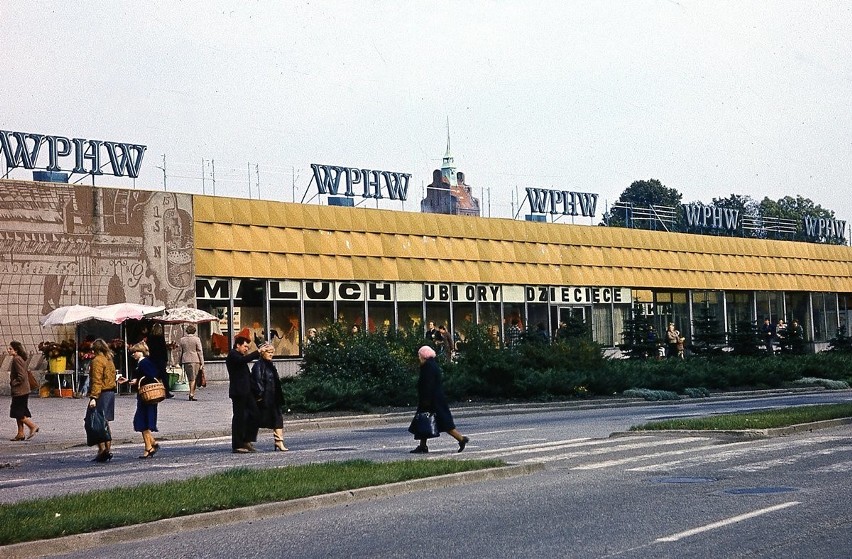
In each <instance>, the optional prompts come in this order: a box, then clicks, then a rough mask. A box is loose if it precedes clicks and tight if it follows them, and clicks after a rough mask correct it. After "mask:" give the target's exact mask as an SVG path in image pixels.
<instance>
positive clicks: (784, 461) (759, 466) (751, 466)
mask: <svg viewBox="0 0 852 559" xmlns="http://www.w3.org/2000/svg"><path fill="white" fill-rule="evenodd" d="M850 449H852V447H849V446H840V447H835V448H824V449H821V450H817V451H815V452H802V453H799V454H793V455H790V456H785V457H783V458H776V459H774V460H764V461H761V462H750V463H747V464H740V465H739V466H731V467H730V468H725V469H724V470H722V471H725V472H762V471H764V470H769V469H772V468H777V467H778V466H787V465H789V464H795V463H796V462H799V461H801V460H807V459H808V458H812V457H814V456H830V455H832V454H835V453H837V452H848V451H849V450H850Z"/></svg>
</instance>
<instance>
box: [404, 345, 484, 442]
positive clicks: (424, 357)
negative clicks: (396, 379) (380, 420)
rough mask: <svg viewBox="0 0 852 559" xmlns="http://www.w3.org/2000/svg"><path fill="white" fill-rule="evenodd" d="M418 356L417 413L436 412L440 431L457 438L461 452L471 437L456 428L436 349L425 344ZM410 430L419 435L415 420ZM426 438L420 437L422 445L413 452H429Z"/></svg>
mask: <svg viewBox="0 0 852 559" xmlns="http://www.w3.org/2000/svg"><path fill="white" fill-rule="evenodd" d="M417 356H418V358H419V359H420V378H418V379H417V413H421V412H431V413H434V414H435V419H436V422H437V424H438V431H439V432H440V431H444V432H445V433H447V434H449V435H450V436H451V437H453V438H454V439H455V440H457V441H458V443H459V450H458V452H461V451H462V450H464V447H465V446H466V445H467V443H468V442H470V439H468V438H467V437H465V436H464V435H462V434H461V433H459V432H458V430H456V424H455V423H454V422H453V414H452V413H450V407H449V406H448V405H447V399H446V398H445V397H444V390H443V388H441V369H440V367H438V363H437V362H436V361H435V350H434V349H432V348H431V347H429V346H426V345H425V346H423V347H421V348H420V349H419V350H418V351H417ZM408 431H409V432H410V433H413V434H414V435H415V437H417V432H416V430H415V426H414V422H413V421H412V422H411V426H410V427H409V428H408ZM426 440H427V439H425V438H420V445H418V447H417V448H415V449H414V450H412V451H411V453H412V454H425V453H427V452H429V448H428V447H427V446H426Z"/></svg>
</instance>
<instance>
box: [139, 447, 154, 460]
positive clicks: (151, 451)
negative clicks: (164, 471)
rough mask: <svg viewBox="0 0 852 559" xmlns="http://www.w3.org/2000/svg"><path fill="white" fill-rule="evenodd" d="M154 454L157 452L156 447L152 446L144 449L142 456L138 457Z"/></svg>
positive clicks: (147, 456)
mask: <svg viewBox="0 0 852 559" xmlns="http://www.w3.org/2000/svg"><path fill="white" fill-rule="evenodd" d="M155 454H157V449H156V448H154V447H151V448H146V449H145V453H144V454H142V456H140V457H139V458H151V457H153V456H154V455H155Z"/></svg>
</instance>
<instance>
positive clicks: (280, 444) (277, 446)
mask: <svg viewBox="0 0 852 559" xmlns="http://www.w3.org/2000/svg"><path fill="white" fill-rule="evenodd" d="M272 448H274V449H275V450H277V451H281V452H287V451H288V450H290V449H289V448H287V447H286V446H284V441H275V446H274V447H272Z"/></svg>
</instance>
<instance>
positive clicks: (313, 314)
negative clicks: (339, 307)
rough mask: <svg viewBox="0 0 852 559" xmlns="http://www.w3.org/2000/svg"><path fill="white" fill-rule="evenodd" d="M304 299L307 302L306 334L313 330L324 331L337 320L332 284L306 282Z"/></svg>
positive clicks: (303, 290)
mask: <svg viewBox="0 0 852 559" xmlns="http://www.w3.org/2000/svg"><path fill="white" fill-rule="evenodd" d="M302 298H303V300H304V302H305V303H304V305H305V332H307V331H308V330H310V329H311V328H316V329H317V330H323V329H325V328H326V327H328V325H329V324H330V323H332V322H333V321H334V320H335V317H334V292H333V289H332V286H331V282H327V281H324V282H319V281H317V282H314V281H306V282H304V284H302Z"/></svg>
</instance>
